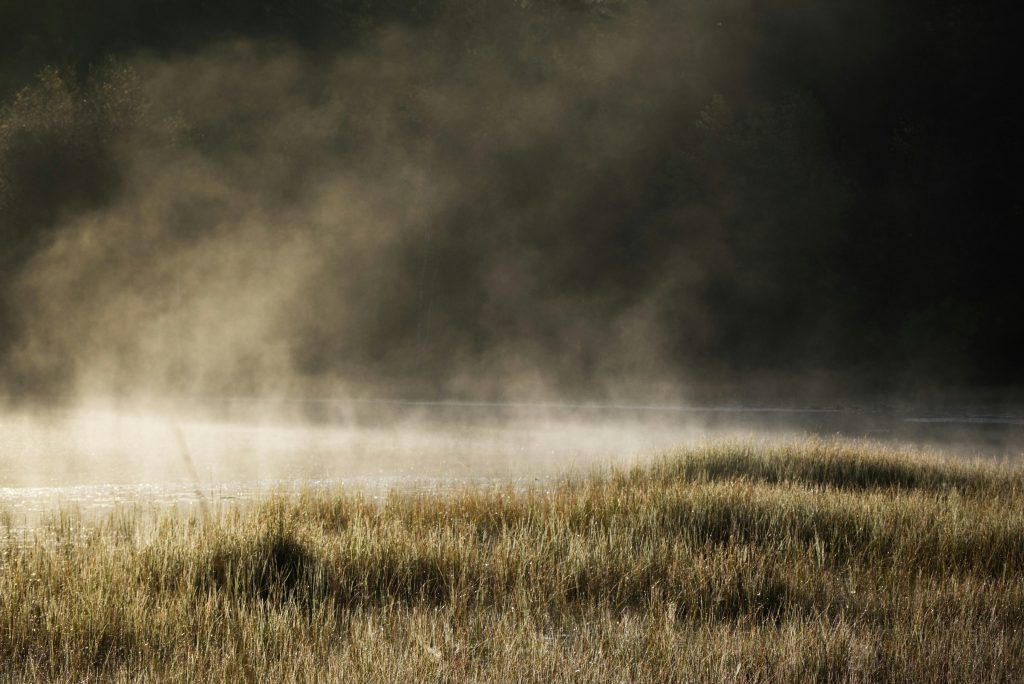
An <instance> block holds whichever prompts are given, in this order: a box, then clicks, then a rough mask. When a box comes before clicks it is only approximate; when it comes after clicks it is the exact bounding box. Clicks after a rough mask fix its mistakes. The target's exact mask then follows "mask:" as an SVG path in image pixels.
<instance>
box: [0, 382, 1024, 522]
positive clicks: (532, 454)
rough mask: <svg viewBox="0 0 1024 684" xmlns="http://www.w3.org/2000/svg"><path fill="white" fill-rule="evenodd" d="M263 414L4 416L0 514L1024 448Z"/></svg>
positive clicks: (526, 416)
mask: <svg viewBox="0 0 1024 684" xmlns="http://www.w3.org/2000/svg"><path fill="white" fill-rule="evenodd" d="M211 413H212V414H219V415H217V417H216V418H213V417H210V414H211ZM261 413H263V412H258V411H254V410H248V411H242V412H238V411H224V410H220V411H213V412H211V411H208V410H205V409H203V410H199V409H198V408H197V410H195V411H192V412H185V411H175V412H163V413H161V412H152V411H151V412H139V411H134V412H131V411H128V412H125V411H121V412H117V411H110V410H102V411H100V410H79V411H73V412H50V413H45V414H38V413H37V414H31V415H30V414H25V413H22V414H9V415H6V416H2V417H0V512H3V514H4V516H5V519H6V520H7V522H8V524H14V525H15V526H23V525H31V524H32V523H33V521H34V520H36V519H38V517H39V516H40V515H41V514H42V513H44V512H46V511H53V510H54V509H58V508H60V507H71V508H73V509H75V510H76V511H78V512H80V513H82V514H84V515H93V514H102V513H104V512H107V511H110V510H112V509H115V508H117V507H119V506H124V505H130V506H134V507H144V508H150V509H152V510H166V509H168V508H172V507H176V508H179V509H185V510H187V509H190V508H192V507H194V506H195V505H196V504H197V503H199V502H203V504H204V505H221V504H228V505H230V504H231V503H232V502H238V501H245V500H249V499H252V498H253V497H257V496H261V495H264V494H267V493H269V492H274V491H280V490H292V491H294V490H300V489H304V488H325V489H338V488H341V489H345V490H349V491H351V490H359V491H362V492H366V493H367V494H368V495H371V496H381V495H384V494H386V493H387V491H389V490H392V489H406V490H409V489H411V490H420V489H422V490H436V489H438V488H444V487H451V486H457V485H460V484H464V483H503V484H508V483H511V484H513V485H523V486H526V485H529V484H531V483H534V482H536V481H544V480H546V479H548V478H552V477H559V476H564V475H566V474H576V473H581V474H582V473H586V472H587V471H589V470H591V469H594V468H600V467H605V466H608V465H628V464H630V463H634V462H637V461H641V460H643V459H646V458H650V457H652V456H654V455H657V454H659V453H663V452H664V451H666V450H668V449H670V448H673V447H676V446H685V445H694V444H698V443H701V442H707V441H712V440H718V439H722V438H726V437H742V438H750V437H751V436H755V437H769V438H771V437H778V436H791V435H807V434H817V435H836V434H839V435H845V436H850V437H858V438H863V437H866V438H871V439H881V440H888V441H896V442H902V443H912V444H919V445H924V446H930V447H942V448H944V449H945V450H946V451H952V452H954V453H963V454H967V455H971V456H985V457H995V458H1000V459H1010V460H1018V459H1019V458H1020V457H1021V455H1022V453H1024V419H1021V417H1019V416H1016V415H1009V416H1007V415H989V414H955V415H950V414H919V413H900V412H892V411H890V412H884V411H875V412H870V411H850V410H839V409H796V410H792V409H775V408H763V407H762V408H744V407H712V408H689V407H647V406H643V407H641V406H608V405H604V406H597V405H585V406H581V405H564V404H562V405H559V404H532V405H528V404H507V405H495V404H472V403H469V404H467V403H458V402H435V403H411V402H409V403H396V404H389V405H384V404H376V403H365V404H346V405H329V406H327V407H326V408H325V407H319V408H318V409H317V410H316V411H313V412H310V411H308V410H305V411H304V412H303V413H302V414H301V415H295V414H293V415H291V416H289V417H287V418H282V417H280V416H279V415H278V416H275V417H274V418H267V417H266V415H261ZM198 415H203V416H205V417H202V418H200V417H197V416H198ZM11 521H13V522H11Z"/></svg>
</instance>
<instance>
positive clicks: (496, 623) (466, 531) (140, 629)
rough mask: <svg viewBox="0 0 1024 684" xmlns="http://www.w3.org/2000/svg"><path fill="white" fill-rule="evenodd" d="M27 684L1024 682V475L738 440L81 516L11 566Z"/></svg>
mask: <svg viewBox="0 0 1024 684" xmlns="http://www.w3.org/2000/svg"><path fill="white" fill-rule="evenodd" d="M0 549H2V551H0V554H2V555H0V679H3V680H11V681H83V680H92V679H107V680H113V681H156V680H159V681H166V680H189V681H241V680H249V681H324V680H334V681H431V682H433V681H450V682H463V681H479V682H502V681H510V682H511V681H516V682H521V681H522V682H551V681H578V682H594V681H630V682H637V681H639V682H671V681H679V682H691V681H707V682H721V681H736V682H869V681H870V682H875V681H915V682H1019V681H1024V476H1022V472H1021V471H1020V470H1015V469H1012V468H1009V467H1001V466H993V465H984V464H980V463H963V462H960V463H952V462H947V461H943V460H940V459H938V458H936V457H930V456H927V455H922V454H915V453H907V452H899V451H893V450H889V449H886V448H883V447H881V446H879V445H877V444H867V443H852V442H844V441H820V440H814V441H799V442H788V443H774V444H773V443H760V444H758V443H740V442H736V443H728V444H719V445H713V446H707V447H702V448H697V449H690V450H683V451H680V452H678V453H673V454H670V455H667V456H665V457H664V458H662V459H660V460H658V461H657V462H655V463H653V464H649V465H645V466H639V467H637V468H634V469H632V470H626V471H612V472H606V473H597V474H593V475H590V476H588V477H581V478H578V479H568V480H565V481H562V482H559V483H556V484H546V485H538V486H537V487H536V488H534V489H529V490H525V491H523V490H516V489H513V488H511V487H505V488H502V487H497V488H480V487H477V488H471V487H466V488H463V489H459V490H457V491H446V492H437V493H434V494H426V495H424V494H416V493H395V494H392V495H391V496H389V497H388V498H387V499H386V500H384V501H382V502H381V501H373V500H371V499H367V498H363V497H361V496H359V495H358V494H346V493H343V492H338V493H333V494H325V493H307V494H303V495H300V496H279V497H275V498H271V499H268V500H266V501H263V502H260V503H256V504H251V505H247V506H243V507H239V508H233V509H225V510H222V511H220V512H219V513H217V514H216V515H215V518H214V519H213V520H209V521H203V520H200V519H197V518H195V517H192V518H184V517H180V516H178V517H176V516H174V515H171V514H168V515H166V516H164V517H163V518H161V519H160V520H159V521H158V522H157V523H155V524H146V523H144V522H143V521H142V518H141V517H139V516H137V515H135V514H133V513H132V511H130V510H127V511H119V512H117V513H115V514H114V515H111V516H110V517H109V518H107V519H106V520H105V521H103V522H101V523H99V524H91V523H90V524H86V523H83V522H82V521H81V520H80V518H78V517H77V516H76V515H74V514H73V513H68V512H66V511H65V512H63V513H57V514H55V515H54V516H53V518H52V519H51V520H50V521H49V522H48V523H47V524H46V525H44V526H43V527H41V528H40V529H39V530H38V531H36V532H34V533H31V534H30V535H25V534H22V535H19V534H17V533H9V534H8V538H7V541H6V542H0Z"/></svg>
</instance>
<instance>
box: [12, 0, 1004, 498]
mask: <svg viewBox="0 0 1024 684" xmlns="http://www.w3.org/2000/svg"><path fill="white" fill-rule="evenodd" d="M79 5H80V3H70V2H65V1H64V0H60V1H59V2H57V4H56V5H54V6H53V7H55V8H56V9H54V8H51V7H50V5H46V6H45V7H44V6H43V5H38V6H36V5H31V4H27V3H8V4H7V5H4V6H3V7H0V57H3V61H2V62H0V506H3V505H4V502H8V503H10V504H11V505H15V506H28V507H29V508H31V507H32V506H34V505H36V504H33V503H31V502H32V501H35V502H40V501H50V502H52V501H57V500H62V499H65V500H68V501H85V500H90V499H91V500H97V501H98V500H102V501H103V502H106V503H104V505H107V503H109V502H111V501H114V500H163V498H161V497H165V495H166V497H165V498H167V497H169V499H170V500H186V499H188V498H189V497H193V498H194V497H196V496H197V494H196V490H197V488H198V489H199V490H200V491H206V492H209V493H210V496H218V495H223V496H228V497H235V496H240V497H243V498H245V497H247V496H251V495H253V494H254V493H258V492H265V491H268V490H269V489H272V488H273V487H275V486H292V484H296V485H297V483H307V484H312V483H322V484H323V485H324V486H334V485H336V484H339V483H344V484H346V485H347V486H356V485H358V486H361V487H369V488H376V489H378V490H380V489H382V488H386V487H388V486H392V485H395V486H413V484H412V483H420V484H418V485H415V486H420V485H423V484H424V483H427V485H428V486H429V483H433V484H438V485H442V486H447V485H446V483H448V484H450V483H453V482H465V481H467V480H473V481H475V480H478V479H480V480H484V481H492V480H500V481H513V482H516V481H532V479H533V478H546V477H551V476H558V475H564V474H567V473H582V472H585V471H587V470H588V469H589V468H591V467H595V466H603V465H607V464H609V463H629V462H631V461H632V460H634V459H638V458H640V459H642V458H649V457H650V456H651V455H653V454H656V453H659V452H663V451H664V450H665V449H668V448H671V447H672V446H673V445H685V444H696V443H701V442H704V441H708V440H714V439H722V438H731V437H737V436H739V437H744V438H750V437H754V438H777V437H786V436H801V435H808V434H809V435H822V436H826V435H840V436H847V437H853V438H869V439H877V440H882V441H886V442H898V443H901V444H903V443H906V444H912V445H920V446H927V447H936V448H942V449H944V450H947V451H950V452H953V453H956V454H958V455H969V456H971V455H981V456H984V457H988V458H1006V459H1011V460H1012V459H1016V458H1018V457H1019V456H1020V451H1021V444H1022V437H1021V432H1022V430H1024V427H1022V425H1021V423H1022V420H1024V418H1022V417H1024V409H1022V408H1021V406H1022V405H1024V404H1022V403H1021V398H1022V397H1024V390H1022V387H1024V361H1022V357H1021V354H1020V349H1021V348H1022V346H1024V317H1021V316H1020V315H1019V314H1018V310H1019V305H1020V301H1021V298H1022V297H1024V292H1022V290H1021V285H1020V280H1019V278H1018V277H1017V275H1016V274H1017V273H1018V272H1019V263H1018V262H1019V255H1020V253H1021V251H1020V249H1017V247H1019V245H1018V244H1017V243H1018V242H1019V235H1018V234H1019V231H1018V230H1016V227H1017V226H1019V225H1020V219H1021V216H1024V213H1022V212H1024V207H1022V205H1021V200H1020V193H1019V192H1018V188H1017V185H1016V184H1014V182H1013V178H1014V177H1015V174H1017V173H1018V169H1019V160H1020V158H1021V156H1022V154H1024V153H1022V151H1021V150H1020V145H1021V142H1020V141H1021V137H1020V136H1019V121H1020V120H1021V119H1022V118H1024V113H1020V112H1019V110H1018V109H1015V108H1014V106H1012V105H1011V103H1010V102H1009V101H1008V100H1007V98H1006V93H1007V92H1008V91H1009V90H1010V89H1008V88H1007V84H1006V82H1005V76H1003V75H1002V74H1003V71H1004V69H1003V65H1004V64H1005V63H1007V62H1008V61H1009V59H1007V58H1006V56H1007V55H1015V54H1016V52H1017V43H1018V40H1017V36H1016V34H1015V33H1014V32H1013V29H1012V28H1008V27H1013V26H1016V25H1018V23H1015V22H1014V21H1012V20H1010V18H1009V15H1005V16H1004V15H1002V14H999V13H994V12H990V11H988V10H987V9H986V8H984V7H981V6H974V5H971V4H970V3H963V2H959V1H958V0H941V1H939V2H924V0H912V1H911V0H908V2H904V3H893V2H888V0H837V1H836V2H834V3H829V4H828V5H827V6H826V5H823V4H821V3H817V4H815V3H771V4H764V3H755V2H750V1H749V0H728V1H726V2H703V1H702V2H689V1H688V0H686V1H682V0H678V1H677V0H650V1H643V2H641V1H637V2H596V1H595V2H591V1H589V0H587V1H577V0H536V1H530V2H511V1H509V2H506V1H505V0H477V1H476V2H464V3H463V2H459V1H458V0H425V1H423V2H404V1H403V0H394V1H391V0H389V1H387V2H380V3H369V4H366V3H338V2H328V1H326V0H325V1H324V2H319V1H318V2H310V3H302V4H301V6H298V5H297V6H294V7H292V6H291V5H287V4H281V5H280V6H278V5H277V4H275V3H264V4H260V5H256V4H253V3H236V2H230V1H228V0H209V1H207V2H200V3H191V2H182V3H172V4H168V3H156V2H149V0H140V2H139V3H137V4H136V3H133V4H125V3H118V2H106V1H103V2H98V3H95V4H93V5H90V7H89V10H88V12H85V14H86V15H88V16H83V13H82V10H81V8H80V6H79ZM286 5H287V7H286ZM1015 11H1018V12H1019V11H1020V10H1015ZM8 15H9V16H8ZM280 397H287V398H288V399H287V400H285V399H280ZM353 398H356V399H353ZM849 407H856V408H849ZM893 407H896V408H893ZM161 492H163V494H161ZM218 492H220V494H217V493H218Z"/></svg>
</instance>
